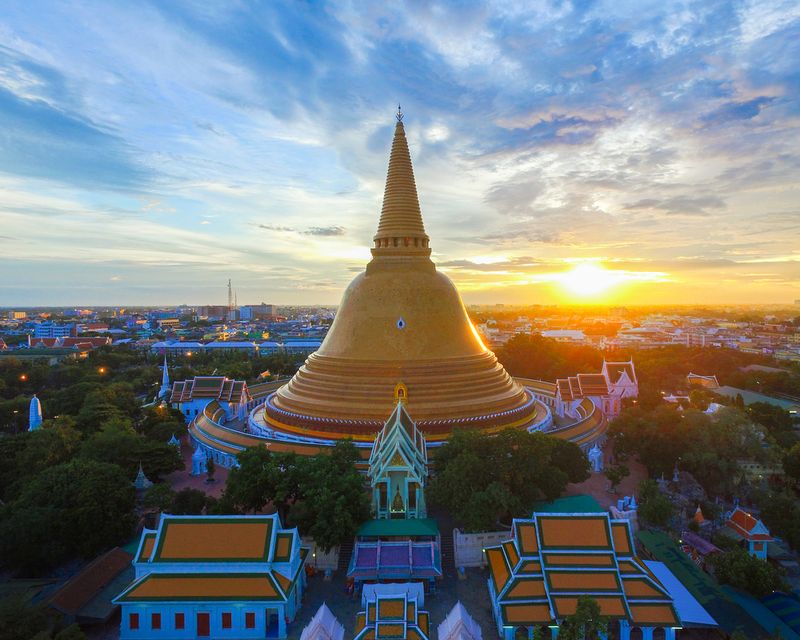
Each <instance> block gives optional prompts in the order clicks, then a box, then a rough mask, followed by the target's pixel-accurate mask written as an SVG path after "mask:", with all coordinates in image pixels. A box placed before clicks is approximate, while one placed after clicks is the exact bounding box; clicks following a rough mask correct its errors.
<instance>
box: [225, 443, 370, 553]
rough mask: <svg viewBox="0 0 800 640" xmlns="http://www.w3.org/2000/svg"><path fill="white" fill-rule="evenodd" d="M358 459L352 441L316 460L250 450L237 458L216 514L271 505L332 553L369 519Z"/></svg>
mask: <svg viewBox="0 0 800 640" xmlns="http://www.w3.org/2000/svg"><path fill="white" fill-rule="evenodd" d="M360 459H361V457H360V455H359V452H358V449H356V447H355V445H353V443H352V442H350V441H342V442H339V443H337V444H336V446H334V447H333V448H332V450H331V452H330V453H327V454H320V455H317V456H313V457H308V456H298V455H296V454H294V453H272V452H270V451H269V450H268V449H266V448H263V447H254V448H251V449H247V450H246V451H243V452H242V453H241V454H239V466H238V467H237V468H234V469H232V470H231V472H230V474H229V475H228V482H227V484H226V486H225V492H224V494H223V496H222V499H221V500H220V502H219V504H217V505H216V506H215V508H214V511H215V512H216V513H225V512H229V511H239V512H242V511H244V512H247V511H262V510H263V509H264V508H265V507H266V506H267V505H268V504H271V505H272V507H273V508H274V509H275V510H277V512H278V514H279V516H280V518H281V521H282V522H283V523H285V524H287V525H289V526H291V525H297V526H298V527H299V529H300V531H301V532H302V533H303V534H304V535H311V536H313V537H314V540H315V541H316V542H317V544H319V545H320V546H322V547H323V548H325V549H330V548H332V547H334V546H336V545H338V544H341V543H342V542H344V541H346V540H349V539H352V537H353V536H354V535H355V532H356V531H357V530H358V527H359V526H360V525H361V524H362V523H363V522H364V520H366V519H367V518H368V517H369V500H368V497H367V493H366V491H365V490H364V479H363V477H362V476H361V474H360V473H358V471H357V470H356V467H355V463H356V462H357V461H359V460H360Z"/></svg>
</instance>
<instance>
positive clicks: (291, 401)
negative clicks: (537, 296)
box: [264, 111, 537, 436]
mask: <svg viewBox="0 0 800 640" xmlns="http://www.w3.org/2000/svg"><path fill="white" fill-rule="evenodd" d="M430 254H431V250H430V246H429V238H428V235H427V234H426V233H425V227H424V225H423V223H422V214H421V212H420V206H419V199H418V198H417V188H416V184H415V182H414V171H413V169H412V166H411V156H410V154H409V151H408V143H407V142H406V136H405V130H404V128H403V122H402V114H401V113H400V112H399V111H398V117H397V124H396V126H395V131H394V140H393V142H392V151H391V157H390V159H389V170H388V174H387V177H386V190H385V193H384V198H383V209H382V211H381V217H380V222H379V224H378V231H377V233H376V234H375V237H374V246H373V248H372V260H371V261H370V262H369V264H368V265H367V268H366V271H365V272H364V273H361V274H360V275H358V276H356V278H355V279H354V280H353V281H352V282H351V283H350V286H348V287H347V290H346V291H345V293H344V296H343V297H342V302H341V305H340V306H339V310H338V312H337V314H336V318H335V320H334V322H333V324H332V326H331V328H330V331H329V332H328V335H327V337H326V338H325V340H324V341H323V343H322V345H321V346H320V348H319V350H317V351H316V352H315V353H313V354H311V355H310V356H309V357H308V359H307V360H306V362H305V364H304V365H303V366H302V367H301V368H300V369H299V370H298V372H297V373H296V374H295V376H294V377H293V378H292V380H291V381H290V382H289V383H288V384H286V385H284V386H283V387H281V388H280V389H279V390H278V391H277V392H276V393H275V394H273V395H272V396H271V397H269V398H268V399H267V402H266V404H265V415H264V419H265V421H266V422H267V423H270V422H272V423H273V424H275V425H276V426H277V425H284V426H286V425H290V426H292V427H293V428H294V429H295V430H299V431H301V432H302V431H304V430H308V431H309V432H327V433H331V434H333V433H336V434H344V435H347V434H350V435H354V436H358V435H366V434H374V433H375V432H376V431H377V430H378V429H379V428H380V426H381V425H382V424H383V421H384V420H385V419H386V416H387V415H389V414H390V413H391V411H392V409H393V403H394V389H395V387H396V385H397V384H398V383H400V382H402V383H403V384H405V386H406V387H407V389H408V400H407V407H408V411H409V413H410V414H411V415H412V416H413V417H414V419H415V420H416V421H417V423H418V425H419V427H420V428H421V429H422V430H423V431H425V432H426V433H429V434H441V435H446V434H448V433H450V432H452V430H453V429H455V428H458V427H459V426H471V427H478V428H494V427H498V426H503V425H512V424H514V425H520V426H522V425H525V424H526V423H527V422H530V421H532V420H533V419H534V416H535V415H536V411H537V410H536V407H535V404H536V403H535V402H534V400H533V398H532V396H531V395H530V393H529V392H528V391H526V390H525V389H524V388H523V387H522V386H521V385H519V384H517V383H516V382H515V381H514V380H513V379H512V378H511V377H510V376H509V375H508V373H506V371H505V369H504V368H503V367H502V365H500V363H499V362H498V361H497V358H496V357H495V355H494V354H493V353H492V352H491V351H489V350H488V349H487V348H486V347H485V346H484V344H483V343H482V342H481V339H480V337H479V336H478V334H477V333H476V331H475V328H474V327H473V325H472V323H471V322H470V320H469V317H468V316H467V312H466V310H465V308H464V304H463V302H462V301H461V296H460V295H459V294H458V291H457V290H456V288H455V286H454V285H453V283H452V282H451V281H450V279H449V278H448V277H447V276H446V275H444V274H443V273H440V272H439V271H437V270H436V267H435V266H434V264H433V262H432V261H431V259H430Z"/></svg>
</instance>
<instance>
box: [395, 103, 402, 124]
mask: <svg viewBox="0 0 800 640" xmlns="http://www.w3.org/2000/svg"><path fill="white" fill-rule="evenodd" d="M395 117H396V118H397V121H398V122H402V121H403V110H402V109H401V108H400V105H399V104H398V105H397V115H396V116H395Z"/></svg>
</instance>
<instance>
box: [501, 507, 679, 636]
mask: <svg viewBox="0 0 800 640" xmlns="http://www.w3.org/2000/svg"><path fill="white" fill-rule="evenodd" d="M486 557H487V561H488V564H489V572H490V577H489V580H488V587H489V594H490V597H491V600H492V609H493V612H494V617H495V621H496V624H497V630H498V633H499V634H500V636H501V637H502V638H504V640H512V639H513V638H515V637H517V633H518V631H521V632H522V633H523V634H524V636H525V637H531V636H532V634H533V630H534V629H535V628H540V627H549V628H550V631H551V634H552V637H553V638H555V637H557V635H558V627H559V624H561V623H562V622H563V620H564V619H565V618H566V617H567V616H569V615H571V614H573V613H575V610H576V607H577V603H578V598H579V597H580V596H581V595H587V596H590V597H591V598H592V599H594V600H596V601H597V603H598V605H599V606H600V612H601V614H602V615H603V616H607V617H608V618H609V619H610V620H611V621H612V624H614V625H616V626H618V627H619V638H620V640H629V638H630V637H631V631H632V629H635V628H639V629H641V632H642V637H643V638H645V640H648V639H651V638H653V634H654V632H655V630H656V629H663V637H664V638H665V639H666V640H673V639H674V638H675V631H676V629H678V628H680V627H681V622H680V619H679V617H678V615H677V613H676V609H675V606H674V603H673V600H672V597H671V596H670V593H669V592H668V591H667V589H666V588H665V587H664V585H663V584H662V583H661V582H660V581H659V580H658V579H657V578H656V577H655V574H654V573H653V572H652V571H651V570H650V569H648V567H647V566H646V565H645V564H644V562H643V561H642V560H640V559H639V558H638V557H637V556H636V552H635V547H634V543H633V538H632V536H631V529H630V524H629V522H628V521H627V520H613V519H612V518H611V517H610V516H609V514H608V513H534V514H533V517H532V518H530V519H525V520H514V523H513V526H512V529H511V539H510V540H508V541H507V542H504V543H503V544H501V545H500V546H497V547H491V548H488V549H486Z"/></svg>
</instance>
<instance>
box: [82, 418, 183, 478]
mask: <svg viewBox="0 0 800 640" xmlns="http://www.w3.org/2000/svg"><path fill="white" fill-rule="evenodd" d="M79 455H80V457H81V458H84V459H87V460H96V461H98V462H111V463H113V464H116V465H119V466H120V467H122V468H123V469H124V470H125V472H126V473H127V474H128V475H129V477H130V478H131V479H133V478H134V477H135V476H136V471H137V469H138V468H139V463H140V462H141V464H142V468H143V469H144V472H145V475H147V477H148V478H150V479H151V480H156V479H157V478H160V477H161V476H164V475H166V474H168V473H172V472H173V471H177V470H179V469H183V468H184V463H183V460H182V459H181V457H180V454H179V453H178V452H177V451H176V450H175V447H173V446H172V445H169V444H167V443H166V442H158V441H155V440H150V439H148V438H145V437H144V436H141V435H139V434H138V433H136V432H135V431H134V430H133V429H132V428H131V427H130V423H129V422H128V421H127V420H126V419H121V418H117V419H115V420H111V421H109V422H107V423H106V424H105V425H104V426H103V428H102V429H101V430H100V431H98V432H97V433H95V434H93V435H92V436H90V437H89V438H88V439H87V440H86V441H85V442H84V443H83V445H82V446H81V449H80V454H79Z"/></svg>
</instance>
